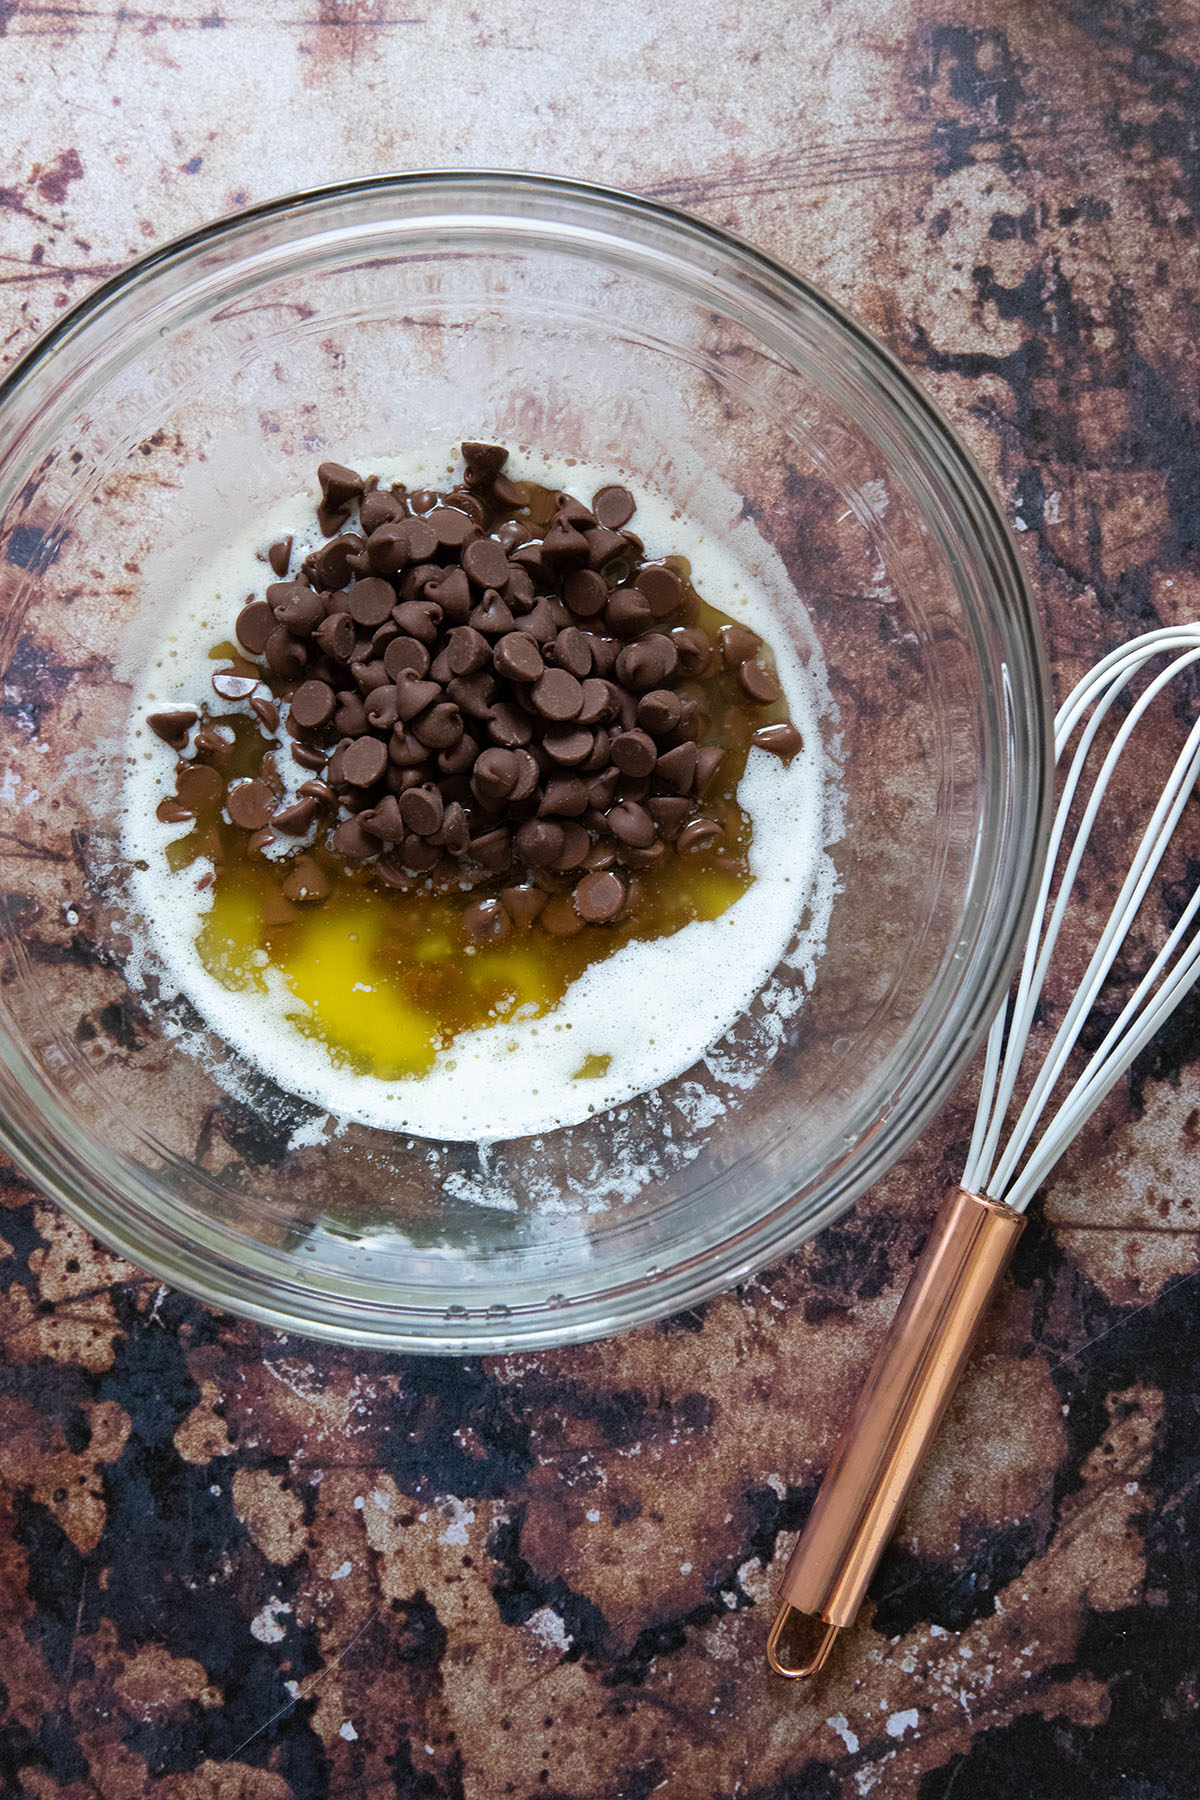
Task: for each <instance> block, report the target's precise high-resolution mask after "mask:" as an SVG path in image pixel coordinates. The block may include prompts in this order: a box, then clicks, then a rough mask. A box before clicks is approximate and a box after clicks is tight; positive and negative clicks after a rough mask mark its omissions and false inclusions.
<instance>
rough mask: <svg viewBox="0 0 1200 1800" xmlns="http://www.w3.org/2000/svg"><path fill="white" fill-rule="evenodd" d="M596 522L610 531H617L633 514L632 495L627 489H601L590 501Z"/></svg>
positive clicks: (614, 487)
mask: <svg viewBox="0 0 1200 1800" xmlns="http://www.w3.org/2000/svg"><path fill="white" fill-rule="evenodd" d="M592 511H593V512H594V513H595V515H596V519H597V522H598V523H599V524H601V525H606V526H607V527H608V529H609V530H610V531H619V530H620V528H621V526H622V525H624V524H625V523H626V522H627V521H628V520H629V519H632V517H633V513H634V505H633V495H632V494H631V493H630V492H629V489H628V488H623V487H617V486H615V485H614V486H612V487H602V488H601V489H600V490H599V492H598V493H597V494H596V496H595V498H594V499H593V501H592Z"/></svg>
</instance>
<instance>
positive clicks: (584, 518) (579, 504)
mask: <svg viewBox="0 0 1200 1800" xmlns="http://www.w3.org/2000/svg"><path fill="white" fill-rule="evenodd" d="M554 517H555V519H556V520H557V521H558V522H559V523H560V524H563V525H573V526H574V527H575V528H576V530H577V531H586V530H587V529H588V528H589V527H591V526H593V525H595V524H596V522H597V521H596V515H595V513H594V512H593V511H592V510H591V508H590V507H588V506H585V505H584V504H583V501H582V500H577V499H576V498H575V496H574V494H568V493H567V492H566V491H565V490H563V491H562V492H560V493H557V494H555V496H554Z"/></svg>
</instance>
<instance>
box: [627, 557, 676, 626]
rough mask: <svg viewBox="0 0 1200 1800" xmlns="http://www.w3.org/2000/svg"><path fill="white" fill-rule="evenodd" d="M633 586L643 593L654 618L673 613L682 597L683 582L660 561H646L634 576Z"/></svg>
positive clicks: (663, 617) (665, 616)
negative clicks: (644, 565)
mask: <svg viewBox="0 0 1200 1800" xmlns="http://www.w3.org/2000/svg"><path fill="white" fill-rule="evenodd" d="M634 586H635V587H636V588H638V589H640V591H641V592H642V593H643V594H645V596H646V599H647V600H648V601H649V602H650V611H651V612H652V613H653V614H654V617H655V618H656V619H665V618H667V617H668V616H669V615H670V614H671V613H673V612H674V611H675V609H676V607H677V606H678V605H679V602H680V601H681V600H682V598H683V583H682V582H681V581H680V579H679V577H678V575H676V574H675V573H674V572H673V570H671V569H668V568H665V567H664V566H663V564H662V563H647V565H646V567H645V568H644V569H639V570H638V572H637V574H636V575H635V576H634Z"/></svg>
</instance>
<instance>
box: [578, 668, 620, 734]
mask: <svg viewBox="0 0 1200 1800" xmlns="http://www.w3.org/2000/svg"><path fill="white" fill-rule="evenodd" d="M581 701H582V704H581V705H580V708H579V711H578V713H577V714H576V715H575V716H576V718H577V720H578V722H579V723H580V724H581V725H599V724H600V723H601V721H602V720H604V719H608V718H611V716H612V712H613V691H612V689H611V688H610V687H609V685H608V683H607V681H601V680H599V679H598V678H597V677H596V676H594V675H592V676H589V677H588V679H587V680H586V681H585V682H584V683H583V687H582V694H581Z"/></svg>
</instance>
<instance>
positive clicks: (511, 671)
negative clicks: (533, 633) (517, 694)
mask: <svg viewBox="0 0 1200 1800" xmlns="http://www.w3.org/2000/svg"><path fill="white" fill-rule="evenodd" d="M493 661H494V667H495V670H496V673H497V675H502V676H504V678H505V680H507V681H536V680H537V679H538V677H539V676H540V675H541V673H542V671H543V669H544V667H545V664H544V663H543V662H542V653H541V651H540V650H539V649H538V647H537V644H536V642H535V641H534V639H533V638H531V637H530V636H529V635H528V633H527V632H524V631H510V632H509V633H508V634H507V635H506V636H505V637H502V638H501V639H500V642H499V643H498V644H497V645H496V651H495V656H494V659H493Z"/></svg>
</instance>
